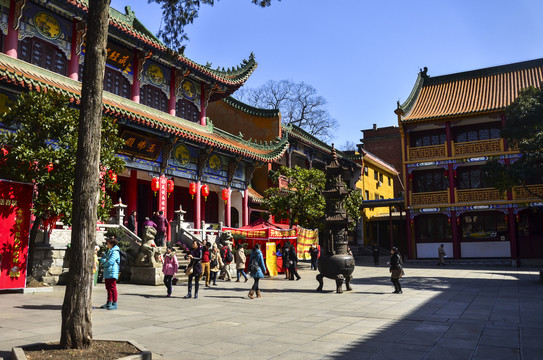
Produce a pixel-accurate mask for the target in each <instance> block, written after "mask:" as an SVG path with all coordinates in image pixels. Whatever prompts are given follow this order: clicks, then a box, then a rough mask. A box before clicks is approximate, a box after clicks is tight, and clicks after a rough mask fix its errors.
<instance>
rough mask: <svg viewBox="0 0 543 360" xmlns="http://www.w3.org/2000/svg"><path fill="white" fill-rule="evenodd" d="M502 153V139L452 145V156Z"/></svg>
mask: <svg viewBox="0 0 543 360" xmlns="http://www.w3.org/2000/svg"><path fill="white" fill-rule="evenodd" d="M500 151H503V141H502V139H490V140H478V141H468V142H462V143H453V156H463V155H480V154H486V153H495V152H500Z"/></svg>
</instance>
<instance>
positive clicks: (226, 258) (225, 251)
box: [219, 242, 234, 281]
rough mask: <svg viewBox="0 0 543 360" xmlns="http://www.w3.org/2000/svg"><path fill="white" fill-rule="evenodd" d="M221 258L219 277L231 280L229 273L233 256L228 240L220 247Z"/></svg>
mask: <svg viewBox="0 0 543 360" xmlns="http://www.w3.org/2000/svg"><path fill="white" fill-rule="evenodd" d="M221 259H222V263H223V265H222V269H221V270H222V273H221V275H220V276H219V278H220V279H224V281H232V275H230V264H231V263H232V261H234V256H233V255H232V248H231V247H230V244H228V242H225V244H224V245H223V247H222V248H221Z"/></svg>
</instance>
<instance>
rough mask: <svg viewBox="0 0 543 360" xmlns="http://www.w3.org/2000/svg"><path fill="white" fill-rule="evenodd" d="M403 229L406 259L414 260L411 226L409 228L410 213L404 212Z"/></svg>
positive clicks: (408, 211)
mask: <svg viewBox="0 0 543 360" xmlns="http://www.w3.org/2000/svg"><path fill="white" fill-rule="evenodd" d="M405 227H406V233H407V258H408V259H410V260H412V259H414V258H415V250H414V246H413V237H412V236H411V234H412V226H411V211H410V210H409V209H406V210H405Z"/></svg>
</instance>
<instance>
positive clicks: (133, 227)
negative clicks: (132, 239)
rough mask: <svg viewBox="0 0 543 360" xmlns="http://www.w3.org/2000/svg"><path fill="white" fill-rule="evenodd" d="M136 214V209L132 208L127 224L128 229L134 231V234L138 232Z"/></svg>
mask: <svg viewBox="0 0 543 360" xmlns="http://www.w3.org/2000/svg"><path fill="white" fill-rule="evenodd" d="M136 215H137V213H136V210H132V212H131V213H130V216H129V217H128V223H127V225H126V227H127V228H128V230H130V231H132V232H133V233H134V234H135V233H136Z"/></svg>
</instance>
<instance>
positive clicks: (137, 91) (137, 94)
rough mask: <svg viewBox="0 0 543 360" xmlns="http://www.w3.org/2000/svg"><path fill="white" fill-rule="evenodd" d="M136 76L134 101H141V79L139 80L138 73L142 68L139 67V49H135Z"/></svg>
mask: <svg viewBox="0 0 543 360" xmlns="http://www.w3.org/2000/svg"><path fill="white" fill-rule="evenodd" d="M134 53H135V55H134V76H133V78H132V79H133V81H132V101H133V102H137V103H139V102H140V81H139V80H138V74H139V72H140V69H139V68H138V51H137V50H135V51H134Z"/></svg>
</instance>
